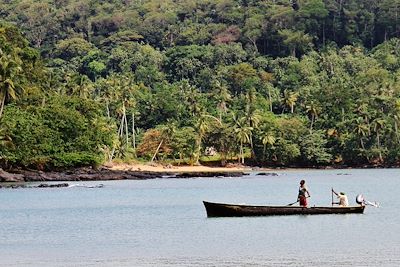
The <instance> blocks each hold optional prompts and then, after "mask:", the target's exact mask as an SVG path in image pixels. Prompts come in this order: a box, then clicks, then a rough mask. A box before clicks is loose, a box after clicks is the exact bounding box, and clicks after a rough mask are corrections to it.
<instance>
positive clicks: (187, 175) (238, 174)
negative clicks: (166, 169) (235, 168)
mask: <svg viewBox="0 0 400 267" xmlns="http://www.w3.org/2000/svg"><path fill="white" fill-rule="evenodd" d="M244 175H246V174H245V173H243V172H183V173H178V174H176V175H175V176H174V178H197V177H242V176H244Z"/></svg>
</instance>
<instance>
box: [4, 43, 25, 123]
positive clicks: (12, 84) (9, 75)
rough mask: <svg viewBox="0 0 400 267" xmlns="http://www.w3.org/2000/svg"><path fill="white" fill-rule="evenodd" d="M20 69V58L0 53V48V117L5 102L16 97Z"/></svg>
mask: <svg viewBox="0 0 400 267" xmlns="http://www.w3.org/2000/svg"><path fill="white" fill-rule="evenodd" d="M21 71H22V68H21V60H20V59H19V58H18V57H17V56H15V57H14V58H12V57H11V56H10V55H5V54H2V51H1V50H0V117H1V115H2V114H3V110H4V106H5V104H6V103H7V102H8V101H9V100H12V99H16V98H17V89H19V88H20V87H19V85H18V74H19V73H20V72H21Z"/></svg>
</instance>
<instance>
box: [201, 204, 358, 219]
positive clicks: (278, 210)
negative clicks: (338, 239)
mask: <svg viewBox="0 0 400 267" xmlns="http://www.w3.org/2000/svg"><path fill="white" fill-rule="evenodd" d="M203 203H204V206H205V208H206V211H207V216H208V217H243V216H270V215H313V214H347V213H363V212H364V209H365V206H351V207H310V208H304V207H299V206H252V205H235V204H223V203H213V202H207V201H203Z"/></svg>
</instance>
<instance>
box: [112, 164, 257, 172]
mask: <svg viewBox="0 0 400 267" xmlns="http://www.w3.org/2000/svg"><path fill="white" fill-rule="evenodd" d="M105 167H106V168H108V169H110V170H118V171H149V172H179V173H182V172H245V171H251V170H252V169H251V168H250V167H247V166H243V167H242V166H228V167H208V166H202V165H200V166H186V165H185V166H172V165H161V164H154V163H152V164H143V163H129V164H127V163H112V164H107V165H105Z"/></svg>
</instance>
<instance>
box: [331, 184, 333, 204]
mask: <svg viewBox="0 0 400 267" xmlns="http://www.w3.org/2000/svg"><path fill="white" fill-rule="evenodd" d="M331 197H332V207H333V187H332V188H331Z"/></svg>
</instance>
